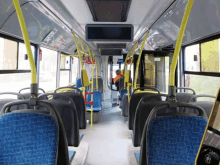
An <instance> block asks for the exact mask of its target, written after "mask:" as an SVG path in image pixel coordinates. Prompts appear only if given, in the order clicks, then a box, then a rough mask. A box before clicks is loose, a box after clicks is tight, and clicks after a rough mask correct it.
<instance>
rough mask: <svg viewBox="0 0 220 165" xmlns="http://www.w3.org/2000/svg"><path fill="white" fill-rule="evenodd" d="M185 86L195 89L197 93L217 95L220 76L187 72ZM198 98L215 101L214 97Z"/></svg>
mask: <svg viewBox="0 0 220 165" xmlns="http://www.w3.org/2000/svg"><path fill="white" fill-rule="evenodd" d="M185 87H189V88H192V89H194V90H195V92H196V94H197V95H199V94H209V95H214V96H216V95H217V92H218V89H219V87H220V77H212V76H201V75H192V74H185ZM198 100H207V101H214V100H213V99H212V98H201V99H200V98H198Z"/></svg>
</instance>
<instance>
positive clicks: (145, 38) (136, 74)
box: [134, 30, 149, 89]
mask: <svg viewBox="0 0 220 165" xmlns="http://www.w3.org/2000/svg"><path fill="white" fill-rule="evenodd" d="M148 34H149V30H148V31H147V33H146V35H145V37H144V40H143V42H142V45H141V50H140V53H139V57H138V61H137V64H136V70H135V77H134V89H137V77H138V71H139V65H140V60H141V56H142V52H143V49H144V45H145V42H146V40H147V37H148Z"/></svg>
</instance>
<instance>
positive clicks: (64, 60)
mask: <svg viewBox="0 0 220 165" xmlns="http://www.w3.org/2000/svg"><path fill="white" fill-rule="evenodd" d="M70 66H71V64H70V57H67V56H64V55H61V65H60V87H64V86H67V85H68V84H69V83H70Z"/></svg>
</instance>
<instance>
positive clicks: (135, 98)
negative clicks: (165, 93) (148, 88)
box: [128, 93, 156, 130]
mask: <svg viewBox="0 0 220 165" xmlns="http://www.w3.org/2000/svg"><path fill="white" fill-rule="evenodd" d="M147 95H152V93H135V94H132V96H131V100H130V103H129V107H128V128H129V130H133V125H134V117H135V113H136V109H137V106H138V104H139V101H140V100H141V98H142V97H144V96H147ZM155 95H156V94H155ZM146 99H150V98H149V97H148V98H146Z"/></svg>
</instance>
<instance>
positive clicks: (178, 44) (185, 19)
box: [170, 0, 194, 86]
mask: <svg viewBox="0 0 220 165" xmlns="http://www.w3.org/2000/svg"><path fill="white" fill-rule="evenodd" d="M193 3H194V0H189V1H188V3H187V6H186V10H185V13H184V15H183V19H182V23H181V26H180V30H179V34H178V38H177V41H176V48H175V51H174V55H173V60H172V64H171V67H170V86H175V71H176V65H177V62H178V57H179V53H180V49H181V45H182V41H183V37H184V32H185V29H186V25H187V22H188V19H189V15H190V12H191V9H192V6H193Z"/></svg>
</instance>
